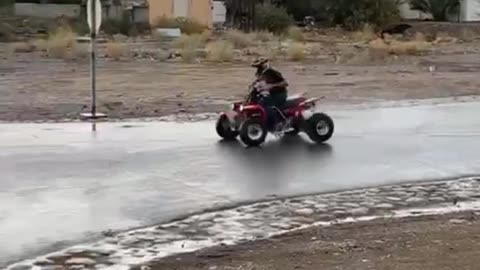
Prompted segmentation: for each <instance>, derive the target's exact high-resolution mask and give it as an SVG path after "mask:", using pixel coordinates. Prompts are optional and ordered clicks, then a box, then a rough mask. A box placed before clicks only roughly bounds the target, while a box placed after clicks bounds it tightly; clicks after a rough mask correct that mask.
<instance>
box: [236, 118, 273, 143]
mask: <svg viewBox="0 0 480 270" xmlns="http://www.w3.org/2000/svg"><path fill="white" fill-rule="evenodd" d="M267 134H268V131H267V128H266V127H265V124H264V123H263V121H262V120H261V119H259V118H249V119H247V120H245V121H244V122H243V123H242V125H241V126H240V139H241V140H242V142H243V143H244V144H246V145H247V146H251V147H254V146H259V145H261V144H262V143H264V142H265V139H266V138H267Z"/></svg>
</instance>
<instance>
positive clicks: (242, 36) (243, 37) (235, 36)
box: [225, 30, 253, 48]
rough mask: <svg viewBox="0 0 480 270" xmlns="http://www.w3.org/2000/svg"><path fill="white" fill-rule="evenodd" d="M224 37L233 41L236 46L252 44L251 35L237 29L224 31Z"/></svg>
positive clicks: (241, 46) (244, 46)
mask: <svg viewBox="0 0 480 270" xmlns="http://www.w3.org/2000/svg"><path fill="white" fill-rule="evenodd" d="M225 38H226V39H227V40H229V41H230V42H232V43H233V45H234V46H235V47H236V48H246V47H248V46H250V45H252V43H253V40H252V35H249V34H246V33H244V32H242V31H239V30H230V31H228V32H226V33H225Z"/></svg>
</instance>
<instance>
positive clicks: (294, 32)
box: [287, 26, 305, 42]
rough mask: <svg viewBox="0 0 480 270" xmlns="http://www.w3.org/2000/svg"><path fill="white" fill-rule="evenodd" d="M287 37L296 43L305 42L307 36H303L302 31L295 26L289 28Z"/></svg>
mask: <svg viewBox="0 0 480 270" xmlns="http://www.w3.org/2000/svg"><path fill="white" fill-rule="evenodd" d="M287 36H288V38H289V39H291V40H294V41H300V42H301V41H305V36H304V35H303V32H302V29H300V28H298V27H295V26H292V27H290V28H288V32H287Z"/></svg>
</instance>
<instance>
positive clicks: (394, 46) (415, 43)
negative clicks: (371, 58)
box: [369, 39, 431, 56]
mask: <svg viewBox="0 0 480 270" xmlns="http://www.w3.org/2000/svg"><path fill="white" fill-rule="evenodd" d="M430 47H431V43H429V42H427V41H423V40H412V41H396V40H393V41H391V42H389V43H387V42H385V41H384V40H382V39H376V40H373V41H372V42H370V44H369V49H370V51H371V52H372V53H373V54H377V55H384V54H390V55H398V56H401V55H419V54H421V53H423V52H425V51H427V50H428V49H430Z"/></svg>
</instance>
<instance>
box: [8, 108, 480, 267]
mask: <svg viewBox="0 0 480 270" xmlns="http://www.w3.org/2000/svg"><path fill="white" fill-rule="evenodd" d="M331 115H332V116H333V117H334V119H335V121H336V125H337V130H336V134H335V135H334V137H333V139H332V140H331V141H330V142H329V144H328V145H322V146H316V145H313V144H311V143H309V142H308V140H306V139H291V140H281V141H279V140H275V139H272V140H270V141H269V142H268V143H267V144H266V145H265V146H264V147H263V149H245V148H243V147H242V146H241V145H240V144H239V143H221V142H219V140H218V138H217V136H216V134H215V132H214V128H213V123H212V122H201V123H190V124H176V123H159V122H144V123H99V124H97V132H96V133H92V132H91V124H89V123H71V124H2V125H0V149H1V151H0V171H1V172H2V177H1V178H0V206H1V207H0V239H1V241H0V266H2V265H4V264H5V263H7V262H8V261H15V260H17V259H21V258H25V257H29V256H31V255H33V254H36V253H39V252H40V253H41V252H42V251H45V250H46V249H55V248H58V247H60V246H63V245H65V244H67V242H65V241H78V240H84V239H87V238H88V237H90V236H94V235H98V233H99V232H101V231H104V230H107V229H114V230H117V229H126V228H132V227H137V226H143V225H149V224H154V223H157V222H162V221H165V220H167V219H169V218H173V217H175V216H178V215H181V214H186V213H189V212H192V211H197V210H201V209H205V208H210V207H215V206H220V205H225V204H233V203H236V202H239V201H246V200H257V199H262V198H266V197H268V196H270V195H277V196H286V195H297V194H306V193H315V192H325V191H332V190H337V189H345V188H354V187H363V186H372V185H379V184H386V183H393V182H402V181H412V180H430V179H434V178H447V177H454V176H461V175H473V174H480V154H479V153H480V117H478V116H479V115H480V104H479V103H462V104H451V105H441V106H422V107H404V108H387V109H385V108H383V109H370V110H363V111H336V112H331Z"/></svg>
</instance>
